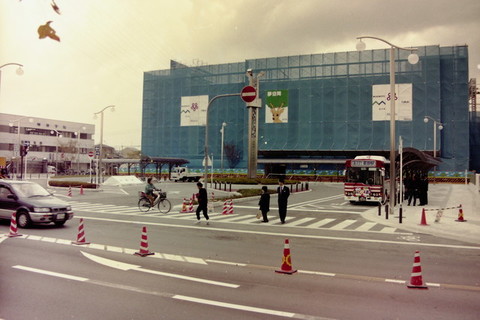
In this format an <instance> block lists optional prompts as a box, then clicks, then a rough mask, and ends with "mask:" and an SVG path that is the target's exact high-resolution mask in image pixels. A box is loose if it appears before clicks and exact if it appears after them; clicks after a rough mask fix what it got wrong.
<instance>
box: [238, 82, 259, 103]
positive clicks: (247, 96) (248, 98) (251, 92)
mask: <svg viewBox="0 0 480 320" xmlns="http://www.w3.org/2000/svg"><path fill="white" fill-rule="evenodd" d="M240 97H241V98H242V100H243V101H245V102H247V103H248V102H252V101H253V100H255V98H256V97H257V89H255V88H254V87H252V86H246V87H243V89H242V92H241V93H240Z"/></svg>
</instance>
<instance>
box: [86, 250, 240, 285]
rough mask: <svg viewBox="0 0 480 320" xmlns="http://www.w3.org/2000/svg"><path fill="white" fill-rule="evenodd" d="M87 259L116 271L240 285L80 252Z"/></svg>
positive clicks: (212, 283) (206, 282)
mask: <svg viewBox="0 0 480 320" xmlns="http://www.w3.org/2000/svg"><path fill="white" fill-rule="evenodd" d="M80 252H81V253H82V254H83V255H84V256H85V257H86V258H88V259H90V260H92V261H94V262H96V263H99V264H102V265H104V266H107V267H111V268H115V269H120V270H123V271H128V270H134V271H140V272H145V273H150V274H155V275H159V276H163V277H169V278H176V279H182V280H187V281H193V282H200V283H205V284H211V285H215V286H221V287H227V288H234V289H236V288H238V287H240V285H238V284H232V283H226V282H220V281H213V280H207V279H202V278H196V277H189V276H184V275H181V274H176V273H168V272H161V271H156V270H150V269H143V268H142V267H141V266H137V265H134V264H129V263H123V262H120V261H116V260H112V259H107V258H102V257H98V256H95V255H93V254H90V253H86V252H83V251H80Z"/></svg>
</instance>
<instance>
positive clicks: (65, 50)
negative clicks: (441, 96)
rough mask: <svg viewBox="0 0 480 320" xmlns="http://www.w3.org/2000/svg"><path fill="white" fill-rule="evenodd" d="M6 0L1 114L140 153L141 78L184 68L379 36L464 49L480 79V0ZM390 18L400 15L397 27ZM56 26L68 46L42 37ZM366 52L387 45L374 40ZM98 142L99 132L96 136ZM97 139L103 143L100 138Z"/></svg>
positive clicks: (327, 48) (341, 47) (0, 1)
mask: <svg viewBox="0 0 480 320" xmlns="http://www.w3.org/2000/svg"><path fill="white" fill-rule="evenodd" d="M55 2H56V3H57V4H58V6H59V7H60V10H61V15H58V14H56V13H55V12H54V11H53V10H52V8H51V7H50V3H51V1H50V0H36V1H27V0H25V1H15V0H0V43H1V47H0V65H2V64H4V63H8V62H18V63H21V64H23V65H24V66H25V67H24V71H25V73H24V75H23V76H21V77H20V76H17V75H16V74H15V68H13V67H5V68H3V69H2V70H1V72H2V74H1V87H0V112H5V113H14V114H20V115H25V116H33V117H44V118H53V119H59V120H67V121H79V122H86V123H92V124H96V125H97V132H99V120H94V119H93V113H94V112H97V111H100V110H101V109H102V108H104V107H105V106H108V105H112V104H114V105H116V106H117V108H116V111H115V112H114V113H110V112H108V113H106V114H105V128H104V130H105V131H104V141H105V143H106V144H109V145H112V146H114V147H120V146H139V145H140V139H141V138H140V137H141V113H142V86H143V72H144V71H150V70H157V69H166V68H168V67H169V62H170V59H175V60H178V61H181V62H183V63H185V64H187V65H195V64H197V63H205V64H217V63H227V62H238V61H244V60H245V59H254V58H263V57H275V56H287V55H296V54H310V53H324V52H339V51H340V52H341V51H353V50H355V44H356V39H355V38H356V37H357V36H360V35H370V36H376V37H380V38H384V39H386V40H388V41H390V42H392V43H394V44H396V45H399V46H403V47H410V46H423V45H437V44H439V45H442V46H449V45H456V44H467V45H468V46H469V57H470V66H469V71H470V75H469V77H470V78H478V77H479V76H480V69H479V68H478V65H480V32H479V31H480V19H479V16H480V1H478V0H457V1H451V0H423V1H422V0H417V1H413V0H404V1H390V0H349V1H326V0H283V1H282V0H262V1H258V0H237V1H230V0H190V1H187V0H141V1H140V0H101V1H99V0H82V1H67V0H56V1H55ZM391 17H392V18H391ZM49 20H51V21H53V23H52V24H51V26H52V27H53V28H54V29H55V30H56V32H57V35H58V36H59V37H60V38H61V42H57V41H54V40H51V39H48V38H47V39H38V34H37V28H38V26H40V25H42V24H45V22H46V21H49ZM365 42H366V44H367V48H368V49H376V48H385V47H386V45H385V44H383V43H381V42H379V41H375V40H365ZM98 138H99V134H97V135H96V139H98ZM97 142H98V140H97Z"/></svg>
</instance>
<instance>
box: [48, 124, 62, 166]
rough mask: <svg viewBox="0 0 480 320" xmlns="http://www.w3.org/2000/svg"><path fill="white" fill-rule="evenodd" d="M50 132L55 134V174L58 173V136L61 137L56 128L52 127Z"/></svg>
mask: <svg viewBox="0 0 480 320" xmlns="http://www.w3.org/2000/svg"><path fill="white" fill-rule="evenodd" d="M50 133H51V134H54V133H55V135H56V136H57V147H56V151H55V171H56V174H58V173H59V172H58V138H61V137H62V135H61V134H60V132H59V131H58V130H56V129H52V130H50Z"/></svg>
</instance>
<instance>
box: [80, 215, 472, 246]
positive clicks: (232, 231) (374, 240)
mask: <svg viewBox="0 0 480 320" xmlns="http://www.w3.org/2000/svg"><path fill="white" fill-rule="evenodd" d="M76 218H83V219H85V220H97V221H109V222H119V223H127V224H135V225H151V226H163V227H170V228H184V229H195V230H206V231H208V232H212V230H215V231H218V232H228V233H246V234H256V235H259V234H262V235H269V236H278V237H282V238H283V237H285V236H286V235H287V236H290V237H294V238H305V239H323V240H336V241H352V242H370V243H383V244H393V245H406V246H417V247H418V246H420V247H439V248H455V249H467V250H480V246H477V247H475V246H464V245H454V244H438V243H418V242H415V243H411V242H402V241H392V240H376V239H361V238H345V237H333V236H317V235H308V234H296V233H286V232H285V230H283V231H282V232H281V233H276V232H265V231H258V230H239V229H226V228H222V229H212V228H203V227H199V226H198V225H193V226H189V225H178V224H168V223H159V222H147V221H127V220H119V219H108V218H99V217H85V216H76ZM284 227H285V228H287V227H288V224H287V225H282V228H284ZM404 234H411V233H395V235H404Z"/></svg>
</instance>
